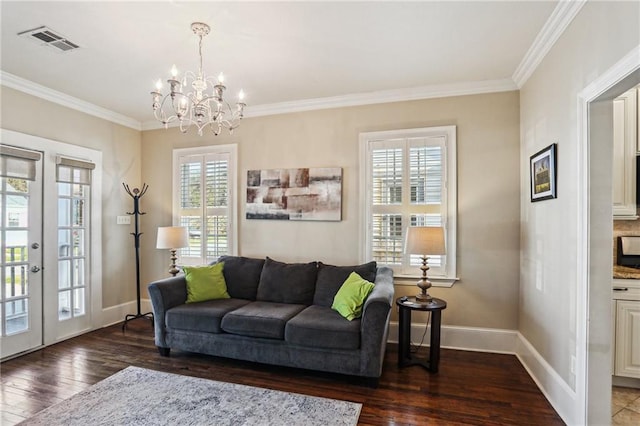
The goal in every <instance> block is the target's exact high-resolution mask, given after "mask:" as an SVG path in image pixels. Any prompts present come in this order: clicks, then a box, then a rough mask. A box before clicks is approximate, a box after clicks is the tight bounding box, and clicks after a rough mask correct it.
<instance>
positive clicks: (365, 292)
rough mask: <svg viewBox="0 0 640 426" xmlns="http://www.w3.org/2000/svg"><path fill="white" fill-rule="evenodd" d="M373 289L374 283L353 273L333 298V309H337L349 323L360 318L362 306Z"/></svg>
mask: <svg viewBox="0 0 640 426" xmlns="http://www.w3.org/2000/svg"><path fill="white" fill-rule="evenodd" d="M373 287H374V285H373V283H370V282H369V281H367V280H365V279H364V278H362V277H361V276H360V275H358V274H357V273H355V272H352V273H351V275H349V278H347V280H346V281H345V282H344V283H343V284H342V287H340V290H338V292H337V293H336V297H334V298H333V305H331V309H335V310H336V311H338V312H339V313H340V315H342V316H343V317H345V318H346V319H348V320H349V321H351V320H353V319H354V318H360V316H361V315H362V305H363V304H364V301H365V300H366V299H367V296H369V293H371V290H373Z"/></svg>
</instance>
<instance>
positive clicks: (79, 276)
mask: <svg viewBox="0 0 640 426" xmlns="http://www.w3.org/2000/svg"><path fill="white" fill-rule="evenodd" d="M83 285H84V259H74V260H73V286H74V287H79V286H83Z"/></svg>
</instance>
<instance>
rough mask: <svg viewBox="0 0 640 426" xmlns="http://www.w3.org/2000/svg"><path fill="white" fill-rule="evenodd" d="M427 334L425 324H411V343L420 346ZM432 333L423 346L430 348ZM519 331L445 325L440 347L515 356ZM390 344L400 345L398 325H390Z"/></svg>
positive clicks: (425, 339) (392, 323)
mask: <svg viewBox="0 0 640 426" xmlns="http://www.w3.org/2000/svg"><path fill="white" fill-rule="evenodd" d="M424 332H425V324H420V323H418V324H416V323H412V324H411V342H413V343H414V344H415V345H419V344H420V342H421V341H422V336H423V335H424ZM429 333H430V331H427V334H426V336H425V338H424V342H423V345H424V346H429V336H430V334H429ZM517 334H518V332H517V331H514V330H503V329H497V328H478V327H455V326H449V325H443V326H442V329H441V334H440V346H441V347H443V348H447V349H459V350H463V351H477V352H493V353H501V354H515V348H516V339H517ZM387 341H388V342H390V343H398V323H397V322H396V321H392V322H391V323H390V324H389V338H388V340H387Z"/></svg>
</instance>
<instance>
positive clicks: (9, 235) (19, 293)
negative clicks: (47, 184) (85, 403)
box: [0, 145, 43, 358]
mask: <svg viewBox="0 0 640 426" xmlns="http://www.w3.org/2000/svg"><path fill="white" fill-rule="evenodd" d="M0 174H1V175H2V177H1V178H0V220H1V222H2V223H0V244H1V247H2V254H1V256H0V257H1V258H0V268H1V270H0V276H1V277H2V289H1V291H0V318H1V320H0V323H1V326H0V328H1V334H0V336H1V337H0V340H1V342H0V358H5V357H7V356H11V355H14V354H16V353H19V352H23V351H26V350H29V349H31V348H34V347H37V346H40V345H41V344H42V299H43V298H42V273H41V270H42V154H41V153H40V152H37V151H30V150H23V149H19V148H13V147H8V146H4V145H2V146H0Z"/></svg>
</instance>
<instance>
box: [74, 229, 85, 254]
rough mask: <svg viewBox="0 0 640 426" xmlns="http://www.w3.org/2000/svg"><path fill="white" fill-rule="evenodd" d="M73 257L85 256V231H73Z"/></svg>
mask: <svg viewBox="0 0 640 426" xmlns="http://www.w3.org/2000/svg"><path fill="white" fill-rule="evenodd" d="M73 255H74V256H84V229H74V230H73Z"/></svg>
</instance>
